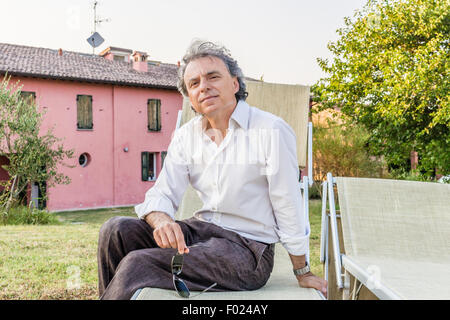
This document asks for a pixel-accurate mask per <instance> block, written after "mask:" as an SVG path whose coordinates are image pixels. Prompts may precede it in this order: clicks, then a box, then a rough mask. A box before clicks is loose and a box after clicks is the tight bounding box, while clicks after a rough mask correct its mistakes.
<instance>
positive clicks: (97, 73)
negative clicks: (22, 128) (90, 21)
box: [0, 43, 178, 90]
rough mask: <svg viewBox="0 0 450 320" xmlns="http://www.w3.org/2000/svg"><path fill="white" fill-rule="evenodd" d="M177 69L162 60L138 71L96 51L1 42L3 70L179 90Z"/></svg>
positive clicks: (27, 74)
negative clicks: (81, 51)
mask: <svg viewBox="0 0 450 320" xmlns="http://www.w3.org/2000/svg"><path fill="white" fill-rule="evenodd" d="M177 71H178V66H177V65H175V64H169V63H161V64H159V65H154V64H149V66H148V72H139V71H136V70H134V69H133V67H132V63H130V62H124V61H112V60H108V59H105V58H103V57H101V56H99V55H96V54H87V53H80V52H73V51H64V50H63V54H62V56H59V55H58V50H53V49H47V48H39V47H29V46H22V45H14V44H6V43H0V74H2V73H3V74H4V73H6V72H8V74H10V75H16V76H31V77H37V78H46V79H60V80H75V81H87V82H94V83H109V84H118V85H128V86H137V87H152V88H163V89H174V90H176V89H177V85H176V83H177Z"/></svg>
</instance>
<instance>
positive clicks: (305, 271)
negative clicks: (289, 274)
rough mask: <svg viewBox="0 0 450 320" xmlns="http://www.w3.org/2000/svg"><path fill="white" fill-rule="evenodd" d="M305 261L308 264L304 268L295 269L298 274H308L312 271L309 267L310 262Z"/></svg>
mask: <svg viewBox="0 0 450 320" xmlns="http://www.w3.org/2000/svg"><path fill="white" fill-rule="evenodd" d="M305 263H306V265H305V266H304V267H303V268H299V269H294V274H295V275H296V276H302V275H304V274H307V273H308V272H309V271H311V269H310V268H309V264H308V262H305Z"/></svg>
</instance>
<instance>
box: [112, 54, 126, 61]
mask: <svg viewBox="0 0 450 320" xmlns="http://www.w3.org/2000/svg"><path fill="white" fill-rule="evenodd" d="M113 60H114V61H126V57H125V56H119V55H114V57H113Z"/></svg>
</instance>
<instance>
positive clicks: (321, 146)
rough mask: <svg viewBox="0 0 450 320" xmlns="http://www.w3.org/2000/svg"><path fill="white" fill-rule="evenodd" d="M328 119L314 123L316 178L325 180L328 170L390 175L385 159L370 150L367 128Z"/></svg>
mask: <svg viewBox="0 0 450 320" xmlns="http://www.w3.org/2000/svg"><path fill="white" fill-rule="evenodd" d="M328 120H329V121H327V122H328V123H327V124H323V123H322V124H319V123H318V124H315V125H314V135H313V137H314V138H313V139H314V142H313V146H314V155H313V159H314V160H313V163H314V180H315V181H319V183H320V181H323V180H325V179H326V175H327V173H328V172H331V173H332V174H333V176H343V177H367V178H383V177H387V172H386V169H385V165H384V163H383V161H382V159H380V158H376V157H373V156H371V155H370V154H369V153H368V151H367V140H368V136H369V133H368V132H366V130H365V129H364V128H362V127H361V126H356V125H351V126H350V125H344V124H339V123H336V122H333V121H332V120H331V119H328Z"/></svg>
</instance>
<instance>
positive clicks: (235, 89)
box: [233, 77, 240, 94]
mask: <svg viewBox="0 0 450 320" xmlns="http://www.w3.org/2000/svg"><path fill="white" fill-rule="evenodd" d="M233 86H234V93H235V94H236V93H237V92H238V91H239V88H240V86H239V81H238V78H237V77H234V78H233Z"/></svg>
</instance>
